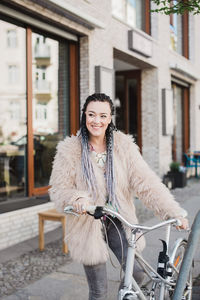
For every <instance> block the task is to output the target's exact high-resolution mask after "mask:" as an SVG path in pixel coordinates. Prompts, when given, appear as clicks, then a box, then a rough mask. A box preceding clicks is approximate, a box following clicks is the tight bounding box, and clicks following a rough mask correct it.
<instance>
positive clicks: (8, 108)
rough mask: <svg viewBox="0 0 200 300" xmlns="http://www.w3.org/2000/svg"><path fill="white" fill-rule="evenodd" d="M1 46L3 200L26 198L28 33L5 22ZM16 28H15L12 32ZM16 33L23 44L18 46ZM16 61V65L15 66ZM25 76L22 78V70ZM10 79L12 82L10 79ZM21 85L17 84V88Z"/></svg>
mask: <svg viewBox="0 0 200 300" xmlns="http://www.w3.org/2000/svg"><path fill="white" fill-rule="evenodd" d="M0 27H1V34H2V36H1V40H2V41H6V38H7V45H8V46H9V47H11V48H13V49H12V55H11V54H10V50H8V49H7V47H6V45H5V44H3V42H2V43H1V46H0V52H1V53H0V54H1V55H0V69H1V72H0V78H1V80H0V107H1V109H0V201H2V200H4V199H9V198H13V197H15V198H18V197H21V196H25V195H26V184H27V176H26V173H27V169H26V159H27V149H26V140H27V113H26V76H25V74H26V31H25V29H24V28H21V27H16V25H12V24H11V23H8V22H5V21H1V20H0ZM12 28H13V29H12ZM16 30H17V33H18V37H19V41H20V43H19V45H18V47H17V48H15V47H14V45H16V43H15V42H14V41H15V40H16ZM13 61H14V62H15V64H13ZM18 66H20V68H21V72H22V73H23V76H19V68H18ZM7 79H8V80H7ZM16 83H17V85H16Z"/></svg>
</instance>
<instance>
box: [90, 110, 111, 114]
mask: <svg viewBox="0 0 200 300" xmlns="http://www.w3.org/2000/svg"><path fill="white" fill-rule="evenodd" d="M88 112H89V113H93V114H96V112H95V111H93V110H89V111H88ZM100 114H101V115H107V113H105V112H100Z"/></svg>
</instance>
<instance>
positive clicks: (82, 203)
mask: <svg viewBox="0 0 200 300" xmlns="http://www.w3.org/2000/svg"><path fill="white" fill-rule="evenodd" d="M89 205H90V201H89V198H83V197H80V198H78V199H77V200H76V201H75V202H74V203H73V208H74V211H75V212H77V213H79V214H81V215H82V214H86V213H87V212H86V210H85V208H86V207H87V206H89Z"/></svg>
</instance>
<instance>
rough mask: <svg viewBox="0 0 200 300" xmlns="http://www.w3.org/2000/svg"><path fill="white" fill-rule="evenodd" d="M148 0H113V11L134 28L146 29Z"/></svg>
mask: <svg viewBox="0 0 200 300" xmlns="http://www.w3.org/2000/svg"><path fill="white" fill-rule="evenodd" d="M145 10H146V0H112V13H113V15H114V16H116V17H117V18H119V19H121V20H123V21H125V22H126V23H127V24H128V25H130V26H132V27H133V28H135V27H136V28H139V29H141V30H143V31H145V22H146V20H145Z"/></svg>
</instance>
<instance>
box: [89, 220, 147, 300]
mask: <svg viewBox="0 0 200 300" xmlns="http://www.w3.org/2000/svg"><path fill="white" fill-rule="evenodd" d="M112 220H113V221H114V222H115V225H116V226H117V228H118V230H119V232H120V234H121V238H122V243H123V249H124V253H123V256H124V257H123V258H124V259H123V264H122V267H123V270H125V263H126V258H127V250H128V242H127V239H126V235H125V231H124V229H123V227H122V224H121V222H120V221H119V220H118V219H112ZM105 226H106V231H107V237H108V245H109V248H110V249H111V250H112V251H113V253H114V254H115V256H116V257H117V259H118V261H119V262H120V264H121V263H122V249H121V242H120V238H119V235H118V232H117V230H116V228H115V226H114V225H113V224H112V223H111V222H110V221H109V220H106V223H105ZM84 270H85V273H86V278H87V281H88V285H89V300H106V299H107V272H106V263H103V264H98V265H92V266H87V265H84ZM133 276H134V278H135V280H136V281H137V283H138V284H140V283H141V282H142V281H143V278H144V272H143V270H142V268H141V267H140V266H139V264H138V263H137V261H136V262H135V266H134V270H133ZM121 285H123V282H122V283H121V284H120V286H121Z"/></svg>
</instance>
